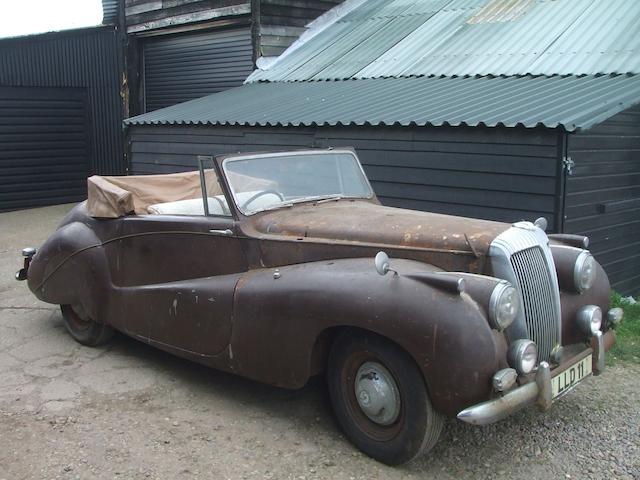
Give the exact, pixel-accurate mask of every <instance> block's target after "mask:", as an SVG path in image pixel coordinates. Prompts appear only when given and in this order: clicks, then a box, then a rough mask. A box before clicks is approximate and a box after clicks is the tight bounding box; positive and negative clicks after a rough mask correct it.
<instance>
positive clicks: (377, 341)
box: [327, 333, 443, 465]
mask: <svg viewBox="0 0 640 480" xmlns="http://www.w3.org/2000/svg"><path fill="white" fill-rule="evenodd" d="M327 375H328V384H329V393H330V395H331V402H332V404H333V409H334V411H335V414H336V417H337V419H338V422H339V423H340V426H341V427H342V429H343V430H344V432H345V434H346V436H347V437H348V438H349V440H351V442H352V443H353V444H354V445H356V446H357V447H358V448H359V449H360V450H362V451H363V452H364V453H366V454H367V455H369V456H371V457H373V458H375V459H376V460H379V461H381V462H383V463H386V464H388V465H398V464H401V463H405V462H408V461H411V460H413V459H414V458H416V457H417V456H419V455H420V454H422V453H425V452H427V451H429V450H431V448H433V446H434V445H435V444H436V442H437V441H438V437H439V436H440V432H441V431H442V425H443V417H442V415H440V414H439V413H438V412H436V411H435V410H434V408H433V406H432V405H431V401H430V400H429V394H428V392H427V386H426V384H425V381H424V378H423V377H422V374H421V372H420V370H419V369H418V366H417V365H416V364H415V362H414V361H413V359H412V358H411V357H410V356H409V355H408V354H407V353H406V352H405V351H404V350H402V349H401V348H399V347H398V346H397V345H395V344H393V343H391V342H390V341H388V340H386V339H384V338H382V337H379V336H377V335H373V334H366V333H364V334H357V333H355V334H354V333H347V334H343V335H341V336H340V337H338V339H337V340H336V341H335V342H334V343H333V345H332V347H331V351H330V354H329V364H328V368H327Z"/></svg>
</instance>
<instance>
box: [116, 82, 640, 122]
mask: <svg viewBox="0 0 640 480" xmlns="http://www.w3.org/2000/svg"><path fill="white" fill-rule="evenodd" d="M637 103H640V76H638V75H615V76H583V77H576V76H570V77H559V76H556V77H532V76H525V77H495V78H493V77H482V78H472V77H458V78H435V77H418V78H403V79H397V78H386V79H368V80H352V81H342V82H296V83H253V84H248V85H243V86H242V87H238V88H234V89H231V90H227V91H225V92H220V93H216V94H213V95H209V96H208V97H204V98H202V99H198V100H192V101H190V102H186V103H182V104H179V105H175V106H173V107H168V108H164V109H162V110H157V111H155V112H151V113H148V114H145V115H140V116H138V117H133V118H130V119H128V120H126V123H127V124H129V125H150V124H205V125H261V126H283V125H286V126H298V125H302V126H316V125H434V126H440V125H452V126H457V125H468V126H476V125H486V126H498V125H503V126H507V127H514V126H525V127H536V126H540V125H543V126H546V127H551V128H554V127H558V126H563V127H564V128H565V129H566V130H568V131H573V130H576V129H579V128H582V129H587V128H589V127H590V126H592V125H594V124H597V123H599V122H601V121H603V120H605V119H606V118H609V117H610V116H612V115H614V114H616V113H618V112H620V111H622V110H625V109H626V108H628V107H630V106H632V105H634V104H637Z"/></svg>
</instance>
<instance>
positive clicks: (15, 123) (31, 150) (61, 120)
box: [0, 86, 90, 211]
mask: <svg viewBox="0 0 640 480" xmlns="http://www.w3.org/2000/svg"><path fill="white" fill-rule="evenodd" d="M88 124H89V122H88V118H87V108H86V93H85V91H84V90H83V89H79V88H38V87H2V86H0V211H7V210H17V209H20V208H27V207H37V206H42V205H55V204H59V203H69V202H76V201H80V200H82V199H84V198H86V179H87V173H88V158H89V153H90V152H89V138H90V137H89V133H88V132H89V125H88Z"/></svg>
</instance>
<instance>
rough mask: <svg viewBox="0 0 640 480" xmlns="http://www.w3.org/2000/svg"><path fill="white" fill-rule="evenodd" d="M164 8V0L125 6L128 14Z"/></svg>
mask: <svg viewBox="0 0 640 480" xmlns="http://www.w3.org/2000/svg"><path fill="white" fill-rule="evenodd" d="M160 9H162V0H155V1H152V2H148V3H141V4H140V5H131V6H130V7H129V6H127V7H126V8H125V12H126V15H127V16H130V15H137V14H139V13H145V12H152V11H153V10H160Z"/></svg>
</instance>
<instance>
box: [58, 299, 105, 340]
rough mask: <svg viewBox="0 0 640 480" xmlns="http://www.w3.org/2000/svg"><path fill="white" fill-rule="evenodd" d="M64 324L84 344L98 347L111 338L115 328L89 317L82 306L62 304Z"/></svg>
mask: <svg viewBox="0 0 640 480" xmlns="http://www.w3.org/2000/svg"><path fill="white" fill-rule="evenodd" d="M60 310H62V318H63V319H64V326H65V327H67V331H68V332H69V333H70V334H71V336H72V337H73V338H74V339H75V340H76V341H77V342H78V343H81V344H82V345H86V346H88V347H97V346H99V345H103V344H105V343H107V342H108V341H109V340H111V337H113V334H114V330H113V328H111V327H110V326H109V325H106V324H104V323H98V322H95V321H93V320H92V319H91V318H89V317H88V316H87V315H86V314H85V313H84V310H83V309H82V307H80V306H72V305H60Z"/></svg>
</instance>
